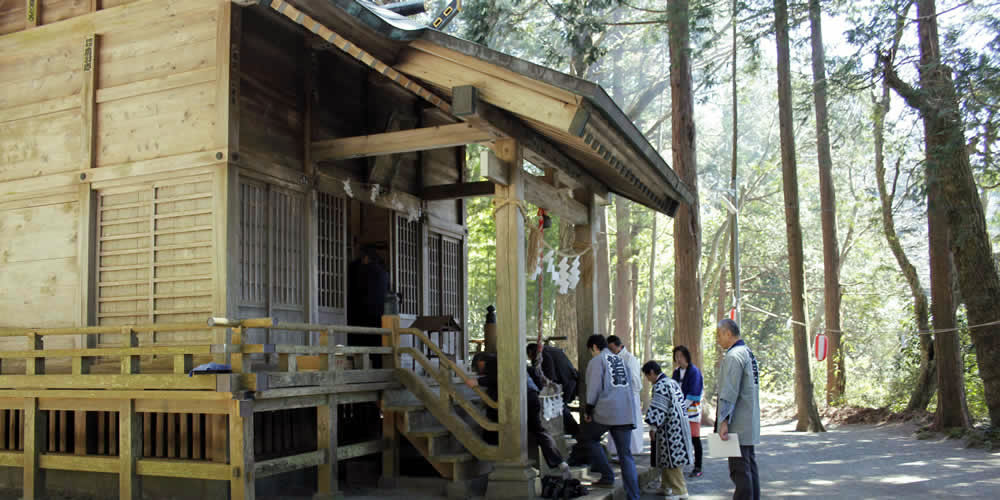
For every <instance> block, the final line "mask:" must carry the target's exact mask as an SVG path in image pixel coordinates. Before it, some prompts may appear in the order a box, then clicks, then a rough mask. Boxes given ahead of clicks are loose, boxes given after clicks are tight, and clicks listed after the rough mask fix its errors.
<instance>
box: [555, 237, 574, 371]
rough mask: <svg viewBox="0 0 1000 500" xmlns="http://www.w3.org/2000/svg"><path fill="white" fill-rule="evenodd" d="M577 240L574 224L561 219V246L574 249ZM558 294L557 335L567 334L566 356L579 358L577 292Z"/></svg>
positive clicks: (564, 248) (565, 248)
mask: <svg viewBox="0 0 1000 500" xmlns="http://www.w3.org/2000/svg"><path fill="white" fill-rule="evenodd" d="M575 240H576V230H575V226H573V224H570V223H569V222H566V221H565V220H560V221H559V248H562V249H563V250H572V249H573V242H574V241H575ZM554 295H555V296H556V330H555V331H556V335H565V336H566V356H567V357H568V358H569V359H578V358H577V354H578V351H579V350H578V349H577V344H578V343H579V342H578V340H579V339H578V338H577V331H576V292H575V291H574V290H570V291H569V292H568V293H566V294H565V295H563V294H559V293H557V294H554Z"/></svg>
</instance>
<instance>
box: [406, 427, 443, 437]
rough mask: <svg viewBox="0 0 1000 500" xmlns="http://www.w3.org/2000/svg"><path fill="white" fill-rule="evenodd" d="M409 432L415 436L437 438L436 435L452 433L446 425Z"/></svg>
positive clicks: (441, 435)
mask: <svg viewBox="0 0 1000 500" xmlns="http://www.w3.org/2000/svg"><path fill="white" fill-rule="evenodd" d="M407 434H409V435H410V436H414V437H425V438H435V437H443V436H447V435H449V434H451V432H450V431H449V430H448V429H445V428H444V427H427V428H423V429H415V430H412V431H409V432H407Z"/></svg>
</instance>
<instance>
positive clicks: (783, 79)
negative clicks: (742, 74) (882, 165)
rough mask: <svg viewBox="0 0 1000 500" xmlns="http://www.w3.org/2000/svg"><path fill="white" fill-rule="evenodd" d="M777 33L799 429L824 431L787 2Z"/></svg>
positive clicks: (779, 12) (779, 6) (779, 7)
mask: <svg viewBox="0 0 1000 500" xmlns="http://www.w3.org/2000/svg"><path fill="white" fill-rule="evenodd" d="M774 22H775V32H776V34H777V42H778V118H779V121H780V129H781V177H782V182H783V184H784V194H785V228H786V231H787V234H788V265H789V276H790V277H791V291H792V320H793V321H794V322H795V323H794V324H793V332H794V333H793V343H794V345H795V401H796V404H797V406H798V424H797V425H796V426H795V430H797V431H805V430H809V431H812V432H823V431H825V430H826V429H824V428H823V422H822V421H821V420H820V418H819V411H818V410H817V408H816V400H815V399H814V398H813V385H812V377H811V376H810V373H809V344H808V341H807V339H806V326H805V322H806V312H805V279H804V269H803V264H804V258H803V255H802V227H801V226H800V225H799V186H798V172H797V171H796V166H795V132H794V130H793V127H794V123H793V122H792V75H791V71H790V69H789V66H790V64H789V57H790V52H789V48H788V5H787V3H786V1H785V0H775V2H774Z"/></svg>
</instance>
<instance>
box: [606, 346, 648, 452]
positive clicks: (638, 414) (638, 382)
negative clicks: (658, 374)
mask: <svg viewBox="0 0 1000 500" xmlns="http://www.w3.org/2000/svg"><path fill="white" fill-rule="evenodd" d="M608 349H609V350H611V352H613V353H615V354H617V355H618V356H621V358H622V360H624V361H625V367H626V368H628V375H629V378H630V379H631V381H632V396H633V400H634V401H635V403H634V405H633V408H634V409H635V411H634V414H635V415H634V417H633V418H634V420H635V432H633V433H632V440H631V443H632V446H631V448H632V455H633V456H635V455H639V454H641V453H642V448H643V439H644V436H645V435H646V433H645V432H642V429H643V425H644V421H643V418H642V403H641V402H640V399H641V398H640V397H639V393H640V392H642V373H641V371H640V369H639V360H638V359H636V357H635V356H633V355H632V353H631V352H629V351H628V349H626V348H625V346H623V345H622V339H620V338H618V336H617V335H612V336H610V337H608ZM608 451H610V452H611V455H612V456H617V455H618V450H617V449H615V442H614V440H611V439H609V440H608Z"/></svg>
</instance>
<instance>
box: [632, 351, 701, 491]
mask: <svg viewBox="0 0 1000 500" xmlns="http://www.w3.org/2000/svg"><path fill="white" fill-rule="evenodd" d="M642 374H643V375H644V376H645V377H646V379H647V380H649V381H650V382H651V383H652V384H653V398H652V401H650V404H649V410H648V411H647V412H646V423H647V424H649V425H650V427H653V428H654V429H656V430H654V431H650V434H651V436H650V443H651V444H650V448H651V450H652V453H651V455H652V465H653V467H659V468H660V477H661V491H658V492H656V493H658V494H661V495H666V494H667V493H666V490H667V489H669V490H670V496H668V497H667V498H668V499H672V500H673V499H682V498H687V497H688V495H687V485H686V484H685V482H684V466H685V465H690V464H691V463H692V462H693V461H694V452H693V450H692V445H691V426H690V425H688V419H687V414H686V413H685V411H684V393H683V392H682V391H681V386H680V385H679V384H678V383H677V382H675V381H674V380H673V379H671V378H670V377H668V376H666V374H664V373H663V370H661V369H660V364H659V363H657V362H656V361H649V362H647V363H646V364H645V365H643V366H642Z"/></svg>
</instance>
